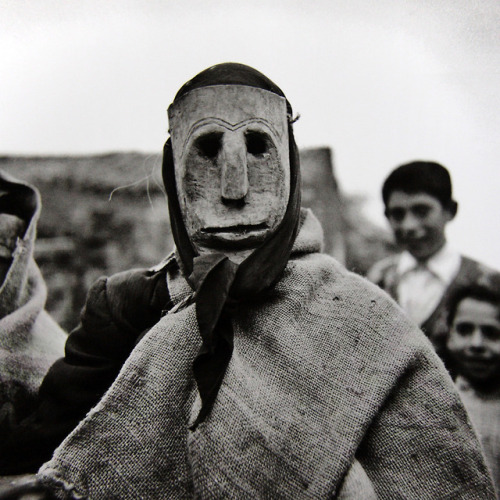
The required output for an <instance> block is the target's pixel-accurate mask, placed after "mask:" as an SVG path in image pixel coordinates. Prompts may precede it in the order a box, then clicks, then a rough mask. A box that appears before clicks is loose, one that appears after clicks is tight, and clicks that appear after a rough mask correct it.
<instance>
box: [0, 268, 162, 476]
mask: <svg viewBox="0 0 500 500" xmlns="http://www.w3.org/2000/svg"><path fill="white" fill-rule="evenodd" d="M169 307H170V298H169V295H168V290H167V284H166V270H165V269H162V270H160V271H149V270H132V271H126V272H123V273H119V274H116V275H114V276H112V277H110V278H100V279H99V280H98V281H97V282H96V283H95V284H94V285H93V286H92V288H91V289H90V291H89V293H88V295H87V301H86V304H85V307H84V308H83V311H82V315H81V320H80V324H79V325H78V326H77V327H76V328H75V329H74V330H73V331H72V332H71V333H70V335H69V336H68V339H67V341H66V347H65V357H64V358H60V359H59V360H57V361H56V362H55V363H54V364H53V365H52V367H51V368H50V369H49V371H48V373H47V374H46V376H45V378H44V380H43V382H42V384H41V387H40V390H39V394H38V403H37V408H36V410H35V411H34V413H32V414H31V415H29V416H26V417H25V418H24V419H22V420H21V421H20V422H13V421H12V420H13V419H12V417H11V418H10V422H7V421H6V419H4V421H3V422H2V425H1V428H0V442H2V444H0V474H4V475H5V474H21V473H27V472H35V471H36V470H38V468H39V467H40V466H41V465H42V463H44V462H45V461H47V460H48V459H49V458H50V457H51V455H52V452H53V451H54V449H55V448H56V447H57V446H58V445H59V444H60V443H61V441H62V440H63V439H64V438H65V437H66V436H67V435H68V434H69V433H70V432H71V431H72V430H73V429H74V428H75V427H76V425H77V424H78V423H79V422H80V420H82V419H83V417H84V416H85V415H86V414H87V412H88V411H89V410H90V409H91V408H92V407H93V406H95V405H96V404H97V402H98V401H99V400H100V398H101V397H102V396H103V395H104V393H105V392H106V391H107V389H108V388H109V387H110V386H111V384H112V383H113V381H114V379H115V378H116V376H117V375H118V372H119V371H120V369H121V367H122V365H123V363H124V362H125V360H126V359H127V357H128V356H129V354H130V353H131V351H132V350H133V349H134V347H135V345H136V344H137V342H138V341H139V340H140V339H141V338H142V336H143V335H144V334H145V333H146V332H147V331H148V330H149V329H150V328H151V327H152V326H153V325H154V324H155V323H157V322H158V321H159V319H160V318H161V316H162V314H163V312H164V311H165V310H168V309H169Z"/></svg>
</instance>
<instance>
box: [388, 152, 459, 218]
mask: <svg viewBox="0 0 500 500" xmlns="http://www.w3.org/2000/svg"><path fill="white" fill-rule="evenodd" d="M394 191H403V192H404V193H410V194H414V193H426V194H429V195H431V196H433V197H434V198H436V199H437V200H439V202H440V203H441V205H442V206H443V208H446V209H453V208H454V207H455V206H456V202H455V201H454V200H453V198H452V185H451V177H450V173H449V172H448V170H447V169H446V168H445V167H443V165H440V164H439V163H436V162H433V161H422V160H418V161H412V162H410V163H406V164H404V165H401V166H399V167H398V168H396V169H395V170H393V171H392V172H391V173H390V174H389V176H388V177H387V179H386V180H385V182H384V185H383V187H382V198H383V200H384V204H385V206H387V203H388V202H389V198H390V196H391V194H392V193H393V192H394Z"/></svg>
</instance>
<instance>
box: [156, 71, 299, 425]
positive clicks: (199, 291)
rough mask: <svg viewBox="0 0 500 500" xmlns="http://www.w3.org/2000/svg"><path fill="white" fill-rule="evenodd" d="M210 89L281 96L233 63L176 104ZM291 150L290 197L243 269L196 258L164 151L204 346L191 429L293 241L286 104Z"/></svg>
mask: <svg viewBox="0 0 500 500" xmlns="http://www.w3.org/2000/svg"><path fill="white" fill-rule="evenodd" d="M212 85H247V86H250V87H257V88H261V89H264V90H267V91H269V92H273V93H274V94H277V95H279V96H281V97H285V95H284V94H283V92H282V91H281V90H280V89H279V87H278V86H277V85H275V84H274V83H273V82H272V81H271V80H269V78H267V77H266V76H265V75H263V74H262V73H260V72H258V71H257V70H255V69H253V68H251V67H249V66H245V65H243V64H237V63H224V64H218V65H216V66H212V67H210V68H208V69H206V70H204V71H202V72H201V73H199V74H198V75H196V76H195V77H194V78H193V79H192V80H190V81H188V82H187V83H185V84H184V85H183V86H182V87H181V89H180V90H179V91H178V92H177V94H176V96H175V99H174V102H175V101H177V100H178V99H180V98H181V97H182V96H183V95H185V94H186V93H188V92H190V91H191V90H194V89H196V88H201V87H208V86H212ZM286 104H287V113H288V137H289V150H290V197H289V200H288V205H287V209H286V212H285V215H284V217H283V220H282V221H281V223H280V224H279V226H278V227H277V228H276V230H275V231H274V232H273V233H271V234H270V235H268V236H267V238H266V239H265V240H264V241H263V243H262V244H261V245H260V246H259V247H258V248H256V249H255V250H254V251H253V252H252V253H251V254H250V255H249V256H248V257H247V258H246V259H245V260H244V261H243V262H241V264H239V265H238V264H235V263H234V262H232V261H231V260H229V259H228V258H227V257H226V256H225V255H223V254H220V253H213V254H208V255H202V256H200V255H198V254H197V253H196V251H195V249H194V247H193V246H192V244H191V241H190V240H189V237H188V234H187V231H186V228H185V226H184V222H183V220H182V214H181V210H180V205H179V200H178V197H177V189H176V183H175V170H174V160H173V155H172V145H171V140H170V139H169V140H167V142H166V144H165V147H164V149H163V181H164V184H165V189H166V191H167V195H168V206H169V211H170V223H171V226H172V234H173V237H174V241H175V244H176V247H177V251H178V253H179V255H180V258H181V260H182V268H183V272H184V273H185V275H186V279H187V280H188V282H189V284H190V285H191V287H192V288H193V289H194V291H195V295H194V297H195V302H196V318H197V320H198V326H199V329H200V334H201V337H202V341H203V343H202V346H201V348H200V351H199V352H198V355H197V357H196V359H195V360H194V362H193V373H194V377H195V380H196V383H197V386H198V390H199V393H200V397H201V402H202V407H201V410H200V413H199V414H198V417H197V419H196V421H195V423H194V424H193V428H195V427H196V426H197V425H198V424H199V423H200V422H202V421H203V420H204V419H205V417H206V416H207V415H208V413H209V412H210V409H211V407H212V405H213V403H214V401H215V398H216V396H217V393H218V390H219V388H220V385H221V383H222V379H223V378H224V374H225V371H226V369H227V366H228V364H229V361H230V359H231V355H232V352H233V327H232V323H231V316H232V314H233V312H234V310H235V308H236V306H238V305H239V304H241V303H244V302H252V301H257V300H259V299H261V298H263V296H264V295H265V293H266V292H267V291H269V290H270V289H271V288H272V287H273V286H274V285H275V284H276V282H277V281H278V280H279V279H280V277H281V275H282V273H283V271H284V269H285V267H286V264H287V262H288V259H289V257H290V253H291V251H292V246H293V243H294V241H295V237H296V236H297V232H298V227H299V219H300V167H299V154H298V148H297V145H296V144H295V140H294V137H293V130H292V125H291V123H292V108H291V106H290V104H289V103H288V101H287V102H286Z"/></svg>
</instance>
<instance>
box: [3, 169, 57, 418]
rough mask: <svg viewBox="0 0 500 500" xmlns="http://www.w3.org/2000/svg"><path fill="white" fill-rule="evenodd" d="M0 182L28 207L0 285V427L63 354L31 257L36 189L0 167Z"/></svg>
mask: <svg viewBox="0 0 500 500" xmlns="http://www.w3.org/2000/svg"><path fill="white" fill-rule="evenodd" d="M0 186H2V188H3V189H5V190H6V191H7V192H8V191H9V189H17V191H19V192H20V193H23V195H24V196H22V199H21V198H18V199H17V201H16V203H18V204H25V205H26V206H28V207H32V209H31V212H30V213H29V219H28V220H26V225H27V229H26V232H25V234H24V236H23V237H22V238H18V239H17V244H16V248H15V250H14V253H13V259H12V263H11V265H10V267H9V270H8V272H7V275H6V277H5V280H4V282H3V283H2V284H0V427H2V426H3V425H6V424H7V421H8V420H10V419H13V418H14V415H16V416H18V415H20V414H23V413H27V412H29V411H31V410H32V408H33V405H34V400H35V397H36V393H37V390H38V387H39V385H40V383H41V381H42V378H43V377H44V375H45V373H46V372H47V370H48V369H49V367H50V366H51V365H52V363H53V362H54V361H55V360H56V359H57V358H59V357H60V356H62V355H63V353H64V342H65V341H66V334H65V332H64V331H63V330H62V329H61V328H60V327H59V326H58V325H57V324H56V322H55V321H54V320H53V319H52V318H51V317H50V316H49V314H48V313H47V312H46V311H45V309H44V307H45V300H46V297H47V287H46V285H45V282H44V280H43V277H42V275H41V273H40V270H39V269H38V267H37V265H36V263H35V261H34V259H33V246H34V243H35V238H36V226H37V222H38V218H39V216H40V210H41V201H40V194H39V193H38V191H37V190H36V189H35V188H34V187H33V186H30V185H29V184H25V183H24V182H21V181H18V180H17V179H14V178H13V177H11V176H9V175H7V174H5V173H4V172H1V171H0ZM19 188H20V189H19ZM19 196H20V197H21V195H19ZM24 202H25V203H24ZM13 208H15V207H13ZM17 208H19V207H17Z"/></svg>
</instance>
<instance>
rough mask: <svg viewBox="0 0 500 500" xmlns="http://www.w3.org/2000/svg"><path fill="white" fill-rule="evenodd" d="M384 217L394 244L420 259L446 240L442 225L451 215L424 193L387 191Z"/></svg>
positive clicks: (430, 253) (433, 252)
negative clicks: (391, 233)
mask: <svg viewBox="0 0 500 500" xmlns="http://www.w3.org/2000/svg"><path fill="white" fill-rule="evenodd" d="M386 216H387V219H388V221H389V224H390V225H391V228H392V230H393V232H394V237H395V238H396V242H397V244H398V245H399V246H400V247H401V248H403V249H404V250H407V251H408V252H410V253H411V254H412V255H413V257H415V259H417V260H420V261H423V260H426V259H428V258H429V257H431V256H432V255H434V254H435V253H436V252H437V251H438V250H440V249H441V247H442V246H443V245H444V243H445V241H446V237H445V227H446V224H447V223H448V222H449V221H450V220H452V219H453V214H452V213H451V212H450V211H449V210H447V209H445V208H444V207H443V206H442V205H441V202H440V201H439V200H438V199H437V198H434V196H431V195H430V194H427V193H405V192H404V191H394V192H392V193H391V195H390V197H389V199H388V202H387V206H386Z"/></svg>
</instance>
